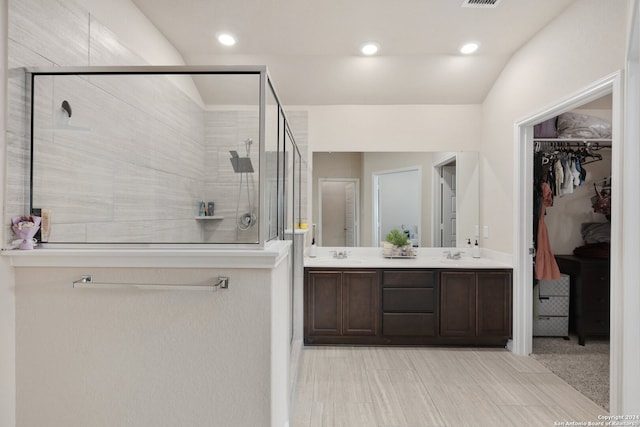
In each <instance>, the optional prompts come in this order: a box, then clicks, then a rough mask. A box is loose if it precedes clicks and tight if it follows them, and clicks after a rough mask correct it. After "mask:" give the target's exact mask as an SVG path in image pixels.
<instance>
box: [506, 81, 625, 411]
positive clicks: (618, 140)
mask: <svg viewBox="0 0 640 427" xmlns="http://www.w3.org/2000/svg"><path fill="white" fill-rule="evenodd" d="M622 75H623V73H622V71H617V72H615V73H612V74H610V75H608V76H606V77H604V78H602V79H600V80H598V81H596V82H594V83H592V84H591V85H589V86H587V87H585V88H584V89H582V90H580V91H578V92H576V93H574V94H573V95H570V96H568V97H566V98H564V99H561V100H559V101H558V102H556V103H554V104H552V105H550V106H548V107H546V108H544V109H542V110H540V111H539V112H537V113H534V114H532V115H530V116H527V117H525V118H523V119H521V120H519V121H517V122H516V123H515V124H514V141H515V147H514V171H517V172H516V173H514V178H515V185H514V194H513V199H514V201H515V202H516V203H515V209H514V215H515V217H514V221H513V224H514V230H513V247H514V259H513V262H514V270H513V272H514V289H513V290H514V292H513V307H514V312H513V346H512V351H513V352H514V353H515V354H519V355H529V354H531V351H532V342H533V338H532V336H533V291H532V290H533V283H532V282H533V255H532V254H530V252H529V248H531V247H532V246H533V242H532V237H533V186H532V183H533V126H534V125H535V124H538V123H541V122H543V121H545V120H547V119H550V118H552V117H555V116H557V115H558V114H561V113H563V112H567V111H570V110H572V109H575V108H578V107H580V106H582V105H584V104H586V103H588V102H591V101H593V100H595V99H598V98H600V97H602V96H604V95H608V94H611V95H612V157H611V168H612V174H611V175H612V179H613V182H614V188H613V189H612V191H613V196H614V197H613V198H612V215H611V260H612V263H611V278H610V281H611V301H610V304H611V308H612V309H611V315H610V316H611V330H610V343H611V345H610V360H611V364H610V384H611V386H610V389H611V391H612V393H611V402H612V403H615V402H616V400H617V394H616V392H615V389H616V388H617V384H618V383H619V382H620V380H621V378H620V374H621V372H620V360H619V359H618V357H619V356H620V353H621V339H622V310H621V309H620V308H621V307H622V306H623V300H622V286H623V284H622V282H621V280H620V279H621V272H622V270H621V268H620V267H621V258H620V256H621V250H620V246H621V239H622V234H621V232H622V228H621V225H622V222H621V220H622V206H623V202H622V200H621V199H622V197H616V196H618V194H617V193H618V192H619V190H618V189H619V188H622V184H623V177H622V172H623V170H622V166H623V155H622V152H623V150H626V148H627V147H626V146H623V145H624V139H623V138H622V135H623V120H622V117H623V82H622ZM627 114H628V112H627ZM636 168H637V165H636ZM636 217H637V213H636ZM634 286H637V282H636V283H635V284H634ZM615 408H616V406H615V405H611V411H612V412H611V413H618V412H616V411H615Z"/></svg>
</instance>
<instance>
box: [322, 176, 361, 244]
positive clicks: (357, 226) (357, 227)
mask: <svg viewBox="0 0 640 427" xmlns="http://www.w3.org/2000/svg"><path fill="white" fill-rule="evenodd" d="M323 182H349V183H353V184H354V185H355V188H356V202H355V203H356V215H355V224H354V226H355V233H356V246H360V178H318V235H317V236H315V237H316V244H317V245H318V246H322V183H323Z"/></svg>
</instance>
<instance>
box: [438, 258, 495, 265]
mask: <svg viewBox="0 0 640 427" xmlns="http://www.w3.org/2000/svg"><path fill="white" fill-rule="evenodd" d="M440 262H441V263H443V264H472V265H473V264H487V263H489V262H490V260H489V259H488V258H471V257H462V258H458V259H452V258H440Z"/></svg>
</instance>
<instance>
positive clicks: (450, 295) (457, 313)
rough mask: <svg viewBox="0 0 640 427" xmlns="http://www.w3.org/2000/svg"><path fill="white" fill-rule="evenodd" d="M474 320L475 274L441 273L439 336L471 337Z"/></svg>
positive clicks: (473, 334)
mask: <svg viewBox="0 0 640 427" xmlns="http://www.w3.org/2000/svg"><path fill="white" fill-rule="evenodd" d="M475 319H476V274H475V273H474V272H463V271H454V272H450V271H443V272H442V274H441V276H440V335H441V336H443V337H473V336H475V332H476V331H475V326H476V320H475Z"/></svg>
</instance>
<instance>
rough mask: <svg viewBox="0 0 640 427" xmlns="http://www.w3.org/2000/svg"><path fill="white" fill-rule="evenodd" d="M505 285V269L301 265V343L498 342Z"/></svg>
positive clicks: (507, 325)
mask: <svg viewBox="0 0 640 427" xmlns="http://www.w3.org/2000/svg"><path fill="white" fill-rule="evenodd" d="M511 287H512V282H511V270H453V269H442V270H439V269H428V268H414V269H407V268H404V269H399V268H398V269H393V268H387V269H375V268H372V269H356V268H345V269H341V270H337V269H334V268H328V267H326V268H320V267H313V268H311V267H308V268H305V284H304V343H305V344H310V345H313V344H352V345H353V344H355V345H358V344H360V345H471V346H473V345H491V346H504V345H505V343H506V342H507V340H508V339H509V338H511V322H512V314H511V307H512V302H511Z"/></svg>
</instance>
